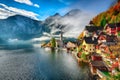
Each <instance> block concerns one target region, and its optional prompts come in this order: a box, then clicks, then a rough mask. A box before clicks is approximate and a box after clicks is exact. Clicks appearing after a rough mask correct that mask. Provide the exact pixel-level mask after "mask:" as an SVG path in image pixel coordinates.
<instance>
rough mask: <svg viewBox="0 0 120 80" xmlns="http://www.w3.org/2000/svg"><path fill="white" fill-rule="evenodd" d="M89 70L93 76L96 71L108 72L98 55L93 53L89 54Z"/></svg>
mask: <svg viewBox="0 0 120 80" xmlns="http://www.w3.org/2000/svg"><path fill="white" fill-rule="evenodd" d="M90 68H91V72H92V74H93V75H96V74H97V70H99V71H101V72H108V71H109V70H108V67H107V65H106V64H105V62H104V61H103V59H102V56H100V54H98V53H96V52H94V53H92V54H91V61H90Z"/></svg>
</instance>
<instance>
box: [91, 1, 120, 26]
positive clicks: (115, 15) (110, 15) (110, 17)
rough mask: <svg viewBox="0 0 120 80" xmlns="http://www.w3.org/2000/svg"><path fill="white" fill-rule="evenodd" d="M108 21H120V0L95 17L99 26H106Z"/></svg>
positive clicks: (94, 21)
mask: <svg viewBox="0 0 120 80" xmlns="http://www.w3.org/2000/svg"><path fill="white" fill-rule="evenodd" d="M107 22H108V23H115V22H120V0H118V2H117V3H116V4H115V5H114V6H112V7H111V8H110V9H108V10H107V11H105V12H103V13H101V14H99V15H97V16H96V17H95V18H93V23H94V24H95V25H97V26H104V25H105V23H107Z"/></svg>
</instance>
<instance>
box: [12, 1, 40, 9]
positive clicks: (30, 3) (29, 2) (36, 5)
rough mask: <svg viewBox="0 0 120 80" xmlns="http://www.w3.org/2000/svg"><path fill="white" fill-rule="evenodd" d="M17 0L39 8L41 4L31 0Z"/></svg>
mask: <svg viewBox="0 0 120 80" xmlns="http://www.w3.org/2000/svg"><path fill="white" fill-rule="evenodd" d="M14 1H15V2H19V3H24V4H27V5H30V6H34V7H37V8H39V7H40V6H39V5H38V4H33V3H32V2H31V1H30V0H14Z"/></svg>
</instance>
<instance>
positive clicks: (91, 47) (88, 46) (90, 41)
mask: <svg viewBox="0 0 120 80" xmlns="http://www.w3.org/2000/svg"><path fill="white" fill-rule="evenodd" d="M96 44H97V38H95V37H84V41H83V43H82V46H83V50H84V52H85V54H90V53H92V52H95V46H96Z"/></svg>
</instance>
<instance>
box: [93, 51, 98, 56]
mask: <svg viewBox="0 0 120 80" xmlns="http://www.w3.org/2000/svg"><path fill="white" fill-rule="evenodd" d="M92 56H100V54H98V53H96V52H93V53H92Z"/></svg>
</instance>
